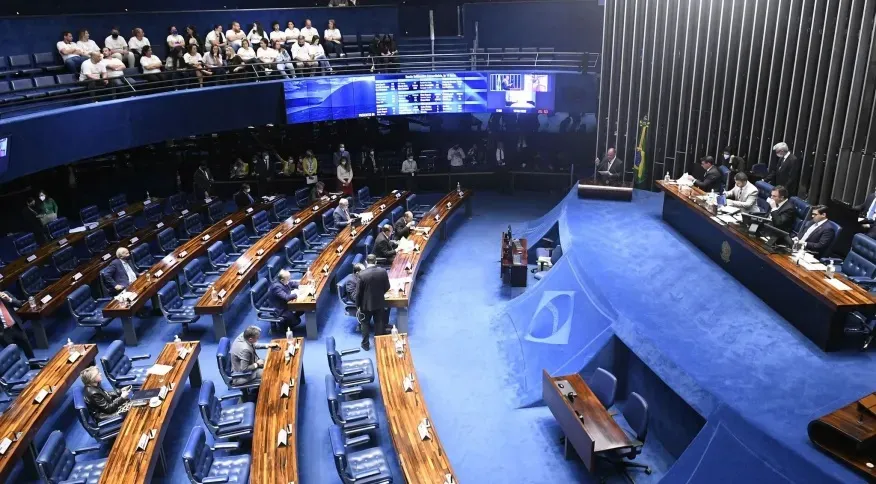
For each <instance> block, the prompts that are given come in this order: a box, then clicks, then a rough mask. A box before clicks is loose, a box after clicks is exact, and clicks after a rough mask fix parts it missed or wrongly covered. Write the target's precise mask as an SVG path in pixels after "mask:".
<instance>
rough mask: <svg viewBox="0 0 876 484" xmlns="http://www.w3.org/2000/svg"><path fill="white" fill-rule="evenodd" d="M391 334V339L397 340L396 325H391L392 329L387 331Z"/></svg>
mask: <svg viewBox="0 0 876 484" xmlns="http://www.w3.org/2000/svg"><path fill="white" fill-rule="evenodd" d="M389 334H391V335H392V340H393V341H398V326H396V325H393V327H392V330H391V331H390V332H389Z"/></svg>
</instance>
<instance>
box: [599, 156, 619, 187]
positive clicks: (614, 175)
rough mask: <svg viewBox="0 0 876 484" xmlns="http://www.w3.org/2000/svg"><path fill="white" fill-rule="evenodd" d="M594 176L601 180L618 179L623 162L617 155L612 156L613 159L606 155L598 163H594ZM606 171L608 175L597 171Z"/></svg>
mask: <svg viewBox="0 0 876 484" xmlns="http://www.w3.org/2000/svg"><path fill="white" fill-rule="evenodd" d="M596 171H597V173H596V176H597V177H599V178H601V179H603V180H612V181H616V180H619V179H620V177H621V175H622V174H623V171H624V162H623V160H621V159H620V158H618V157H617V156H615V157H614V160H611V161H609V159H608V157H607V156H606V157H605V158H603V159H602V161H600V162H599V164H598V165H596ZM600 171H607V172H609V173H610V174H609V175H607V176H606V175H602V174H600V173H598V172H600Z"/></svg>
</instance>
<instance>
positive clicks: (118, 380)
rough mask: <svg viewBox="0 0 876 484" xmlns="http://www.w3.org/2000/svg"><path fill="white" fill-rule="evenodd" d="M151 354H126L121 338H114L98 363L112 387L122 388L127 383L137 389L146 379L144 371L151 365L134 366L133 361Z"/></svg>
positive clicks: (148, 356) (143, 358)
mask: <svg viewBox="0 0 876 484" xmlns="http://www.w3.org/2000/svg"><path fill="white" fill-rule="evenodd" d="M151 357H152V355H148V354H147V355H137V356H128V355H126V354H125V343H124V341H122V340H118V339H117V340H115V341H113V342H112V343H110V345H109V348H107V350H106V351H105V352H104V353H103V354H101V356H100V365H101V366H102V367H103V373H104V374H105V375H106V379H107V380H109V382H110V385H112V386H113V388H116V389H118V388H124V387H126V386H128V385H130V386H132V387H134V389H135V390H138V389H139V388H140V387H141V386H143V382H144V381H146V376H147V375H146V372H147V371H148V370H149V368H150V367H151V366H152V365H151V364H150V365H144V366H134V362H135V361H140V360H147V359H149V358H151Z"/></svg>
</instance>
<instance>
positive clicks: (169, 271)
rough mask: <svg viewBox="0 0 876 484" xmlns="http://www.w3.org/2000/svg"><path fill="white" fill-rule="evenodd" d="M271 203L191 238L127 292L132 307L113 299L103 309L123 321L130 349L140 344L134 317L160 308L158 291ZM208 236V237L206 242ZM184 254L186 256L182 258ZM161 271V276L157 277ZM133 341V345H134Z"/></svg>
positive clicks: (220, 331) (218, 330)
mask: <svg viewBox="0 0 876 484" xmlns="http://www.w3.org/2000/svg"><path fill="white" fill-rule="evenodd" d="M271 204H272V202H261V203H256V204H255V205H252V206H250V207H247V208H246V209H243V210H238V211H237V212H234V213H232V214H231V215H228V216H226V217H225V218H223V219H222V220H220V221H218V222H216V223H215V224H213V225H211V226H210V227H209V228H207V230H204V231H203V232H201V233H200V234H198V236H197V237H192V238H191V239H190V240H189V241H188V242H186V243H184V244H182V245H181V246H179V247H177V248H176V250H174V251H173V253H172V254H169V255H167V256H165V257H164V258H163V259H161V260H160V261H158V262H157V263H156V264H155V265H153V266H152V268H150V269H149V271H148V272H147V273H144V274H143V275H141V276H140V277H138V278H137V280H136V281H134V282H132V283H131V285H130V286H128V289H127V290H128V291H131V292H133V293H135V294H137V297H136V299H134V301H133V302H131V304H130V305H125V304H122V303H120V302H119V301H118V300H112V301H110V303H109V304H107V305H106V307H104V308H103V315H104V316H106V317H108V318H121V319H122V327H124V329H125V341H126V344H128V345H129V346H132V345H136V344H137V333H136V332H135V331H134V323H133V318H134V314H136V313H137V311H139V310H140V309H141V308H142V307H143V306H145V305H146V301H148V300H149V299H150V298H153V301H152V306H153V307H156V308H157V307H158V301H157V299H158V296H157V294H158V290H159V289H161V288H162V287H164V285H165V284H167V282H169V281H170V280H172V279H174V278H176V275H177V274H178V273H179V272H180V271H182V269H183V267H185V266H186V264H188V263H189V262H191V261H193V260H195V259H196V258H198V257H199V256H200V255H201V254H203V253H205V252H207V248H208V247H210V246H211V245H213V243H214V242H216V241H217V240H222V239H223V238H225V237H226V236H228V233H229V232H231V229H233V228H234V227H236V226H238V225H240V224H242V223H245V222H246V221H248V220H249V219H250V218H252V215H253V214H255V213H258V212H259V211H261V210H267V209H268V208H269V207H270V206H271ZM205 236H209V237H208V238H207V240H204V237H205ZM183 254H184V255H183ZM158 271H161V275H158V276H157V275H156V273H157V272H158ZM146 274H151V275H152V279H151V281H147V280H146ZM217 322H218V323H221V322H222V320H221V318H220V319H219V320H217V319H214V320H213V332H214V333H215V334H216V339H217V340H218V339H219V338H222V337H223V336H225V334H226V333H225V325H224V324H217ZM131 342H133V343H131Z"/></svg>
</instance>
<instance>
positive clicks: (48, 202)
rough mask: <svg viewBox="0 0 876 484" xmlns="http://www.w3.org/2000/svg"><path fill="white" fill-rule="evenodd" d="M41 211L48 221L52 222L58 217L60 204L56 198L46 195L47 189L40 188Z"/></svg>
mask: <svg viewBox="0 0 876 484" xmlns="http://www.w3.org/2000/svg"><path fill="white" fill-rule="evenodd" d="M39 199H40V213H41V214H42V216H43V219H44V220H45V221H46V222H50V221H52V220H55V219H56V218H58V204H57V203H55V200H54V199H53V198H51V197H49V196H48V195H46V191H45V190H40V195H39Z"/></svg>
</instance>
